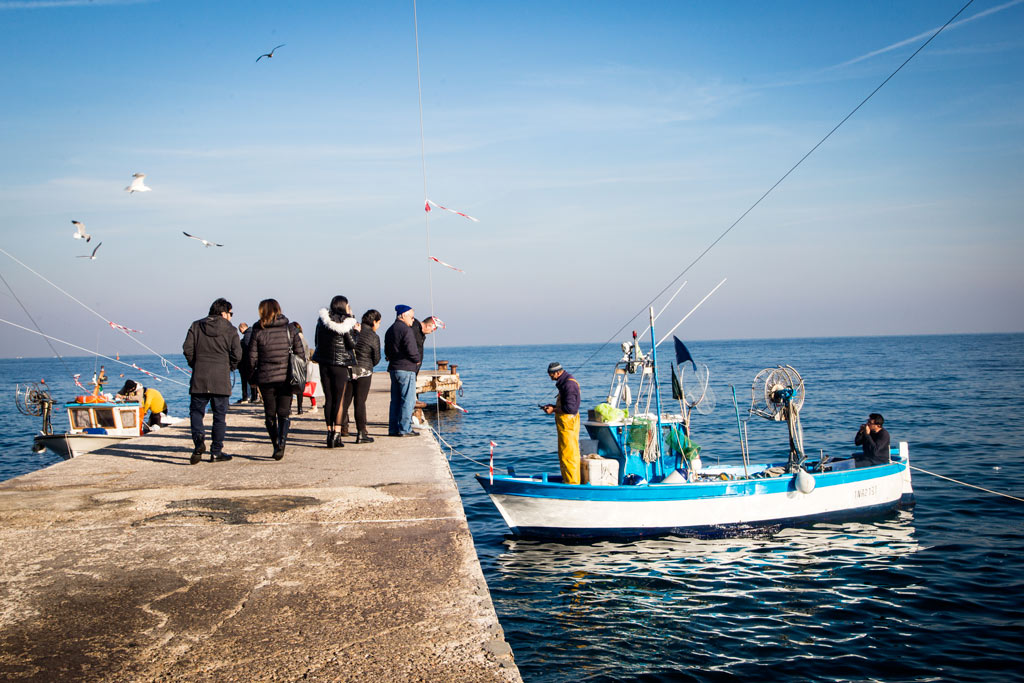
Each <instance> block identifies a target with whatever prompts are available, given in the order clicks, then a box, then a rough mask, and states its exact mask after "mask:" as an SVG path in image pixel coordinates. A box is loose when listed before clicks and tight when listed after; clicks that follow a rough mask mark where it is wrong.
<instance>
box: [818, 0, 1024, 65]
mask: <svg viewBox="0 0 1024 683" xmlns="http://www.w3.org/2000/svg"><path fill="white" fill-rule="evenodd" d="M1022 2H1024V0H1010V2H1006V3H1003V4H1002V5H997V6H996V7H991V8H989V9H987V10H984V11H982V12H978V13H977V14H975V15H974V16H973V17H968V18H966V19H961V20H960V21H957V22H954V23H952V24H950V25H949V26H947V27H946V29H947V30H949V29H951V28H956V27H957V26H963V25H964V24H966V23H969V22H972V21H974V20H975V19H981V18H982V17H987V16H988V15H990V14H995V13H996V12H1002V11H1003V10H1004V9H1009V8H1010V7H1013V6H1014V5H1019V4H1020V3H1022ZM938 30H939V27H938V26H936V27H935V28H933V29H929V30H927V31H925V32H924V33H918V34H917V35H916V36H913V37H911V38H907V39H906V40H901V41H899V42H898V43H893V44H892V45H888V46H886V47H883V48H881V49H879V50H872V51H871V52H868V53H867V54H863V55H861V56H860V57H854V58H853V59H851V60H849V61H846V62H843V63H842V64H837V65H836V67H835V68H839V67H843V66H850V65H851V64H856V63H857V62H863V61H864V60H865V59H871V58H872V57H877V56H878V55H880V54H885V53H886V52H891V51H892V50H897V49H899V48H901V47H903V46H904V45H910V44H911V43H916V42H917V41H919V40H923V39H924V38H927V37H928V36H930V35H932V34H933V33H935V32H936V31H938Z"/></svg>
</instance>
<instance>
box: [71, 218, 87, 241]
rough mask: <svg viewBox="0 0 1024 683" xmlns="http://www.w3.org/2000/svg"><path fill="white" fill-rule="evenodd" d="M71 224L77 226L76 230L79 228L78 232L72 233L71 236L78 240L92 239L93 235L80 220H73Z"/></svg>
mask: <svg viewBox="0 0 1024 683" xmlns="http://www.w3.org/2000/svg"><path fill="white" fill-rule="evenodd" d="M71 225H73V226H75V230H77V232H73V233H71V236H72V237H74V238H75V239H76V240H85V241H86V242H88V241H89V240H91V239H92V235H90V234H89V233H87V232H86V231H85V226H84V225H82V224H81V223H80V222H78V221H71Z"/></svg>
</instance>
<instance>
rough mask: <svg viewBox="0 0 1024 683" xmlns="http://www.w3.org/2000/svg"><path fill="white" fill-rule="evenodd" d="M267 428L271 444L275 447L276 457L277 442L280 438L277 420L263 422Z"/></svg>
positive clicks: (271, 418)
mask: <svg viewBox="0 0 1024 683" xmlns="http://www.w3.org/2000/svg"><path fill="white" fill-rule="evenodd" d="M263 424H265V425H266V426H267V434H268V435H269V436H270V443H271V444H272V445H273V446H274V455H275V456H276V455H277V441H278V439H279V438H280V437H279V436H278V433H277V419H276V418H274V417H268V418H267V419H265V420H264V421H263Z"/></svg>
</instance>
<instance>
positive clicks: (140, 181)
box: [124, 173, 153, 194]
mask: <svg viewBox="0 0 1024 683" xmlns="http://www.w3.org/2000/svg"><path fill="white" fill-rule="evenodd" d="M145 180H146V174H145V173H135V174H133V175H132V184H131V185H129V186H128V187H126V188H124V191H125V192H127V193H128V194H133V193H135V192H149V191H150V190H152V189H153V188H152V187H149V186H148V185H146V183H145V182H144V181H145Z"/></svg>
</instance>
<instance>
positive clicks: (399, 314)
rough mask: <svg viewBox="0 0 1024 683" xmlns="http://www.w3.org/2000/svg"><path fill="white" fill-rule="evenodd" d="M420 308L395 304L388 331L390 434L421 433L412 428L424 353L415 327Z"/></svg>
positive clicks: (386, 352) (386, 341)
mask: <svg viewBox="0 0 1024 683" xmlns="http://www.w3.org/2000/svg"><path fill="white" fill-rule="evenodd" d="M415 319H416V312H415V311H414V310H412V307H411V306H405V305H401V304H400V305H398V306H395V323H394V324H393V325H392V326H391V327H389V328H388V331H387V332H386V333H385V334H384V355H385V357H386V358H387V359H388V374H389V375H390V376H391V408H390V412H389V414H388V436H406V435H408V436H418V435H419V433H418V432H414V431H413V430H412V411H413V409H414V408H415V407H416V372H417V371H418V370H419V367H420V362H421V361H422V360H423V356H422V354H421V353H420V350H419V348H418V347H417V345H416V336H415V335H414V334H413V331H412V324H413V321H414V320H415Z"/></svg>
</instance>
